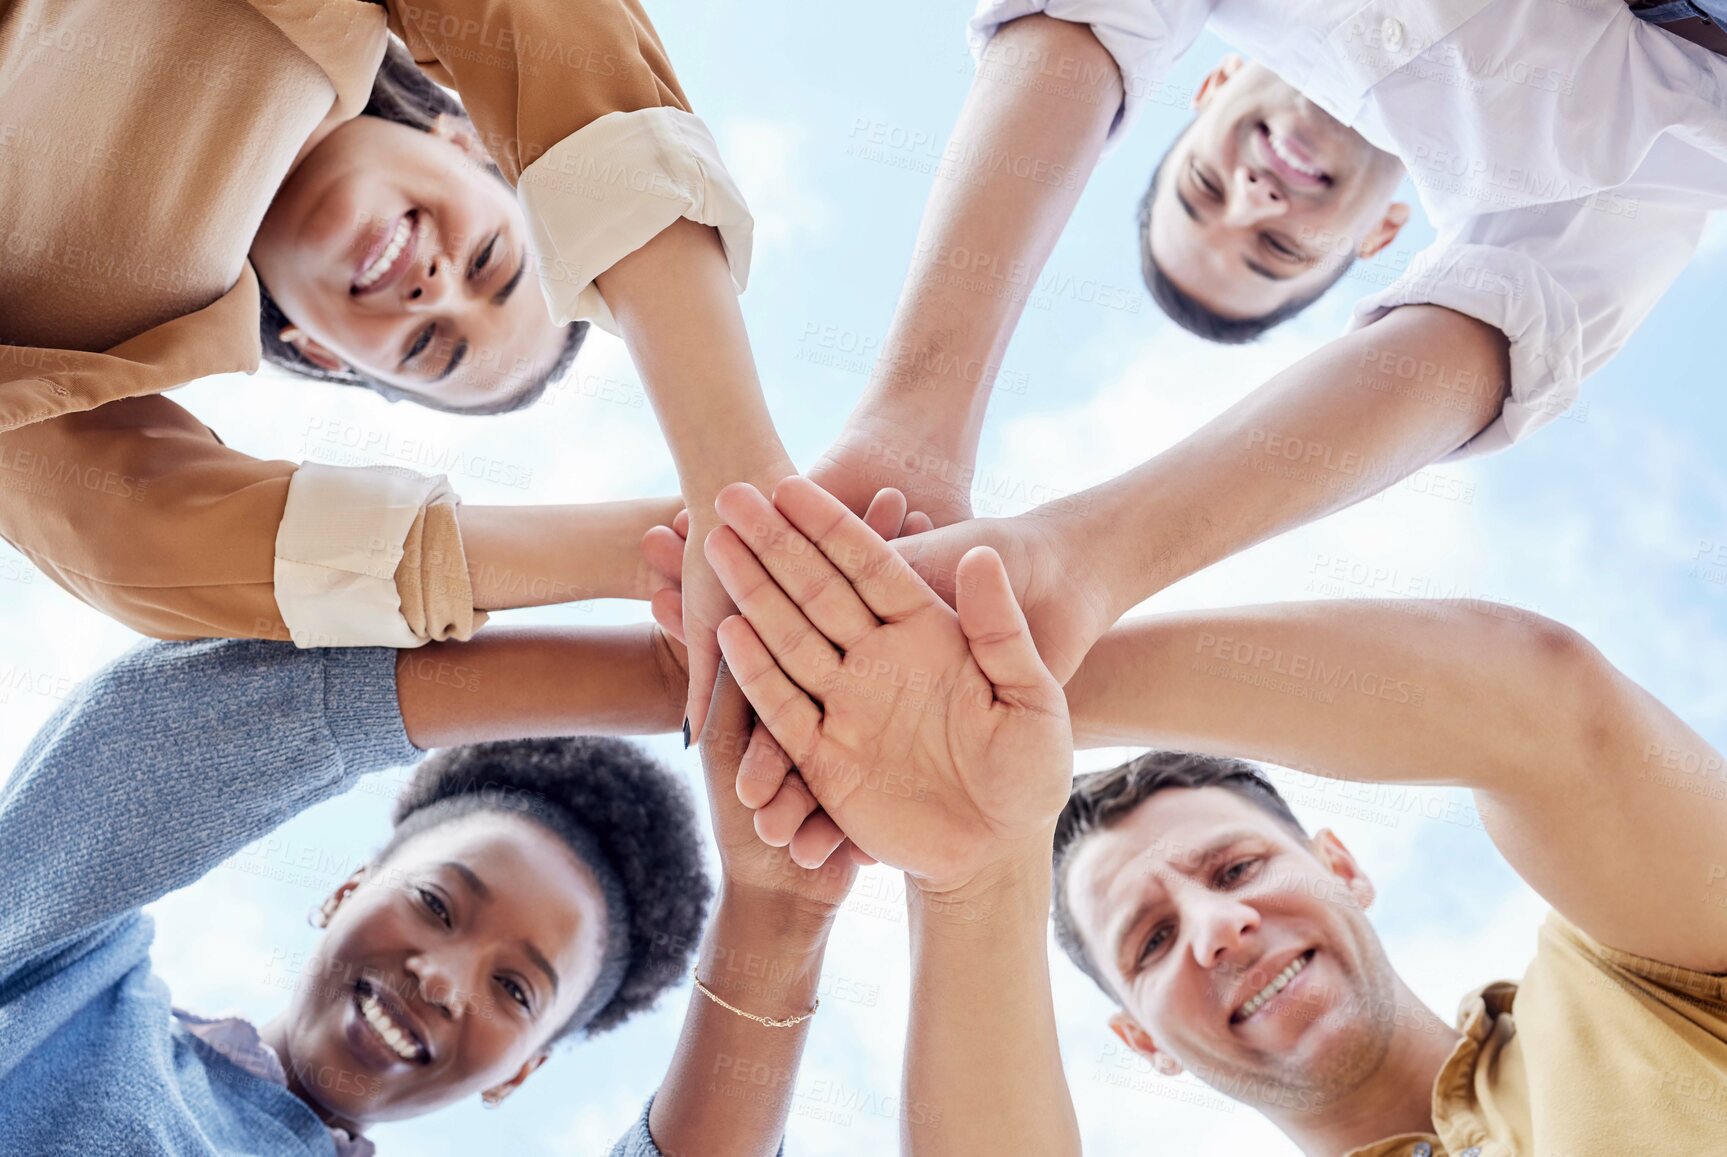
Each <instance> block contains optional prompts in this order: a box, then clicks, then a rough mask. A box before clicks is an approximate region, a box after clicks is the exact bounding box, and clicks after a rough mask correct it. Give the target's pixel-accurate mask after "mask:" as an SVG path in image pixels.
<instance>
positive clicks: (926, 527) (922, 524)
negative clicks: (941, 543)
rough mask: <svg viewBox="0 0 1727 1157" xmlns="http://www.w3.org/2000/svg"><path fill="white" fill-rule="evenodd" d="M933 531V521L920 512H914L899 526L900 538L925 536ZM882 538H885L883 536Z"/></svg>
mask: <svg viewBox="0 0 1727 1157" xmlns="http://www.w3.org/2000/svg"><path fill="white" fill-rule="evenodd" d="M934 529H935V521H934V520H933V519H931V518H930V516H929V515H927V514H925V513H924V512H923V511H921V510H914V511H912V512H911V513H910V514H908V515H906V516H905V522H904V523H903V524H901V526H900V532H899V533H900V537H901V538H908V537H910V536H911V535H914V534H927V533H929V532H930V531H932V530H934ZM882 537H884V538H885V537H887V536H886V535H883V536H882Z"/></svg>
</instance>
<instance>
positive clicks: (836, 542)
mask: <svg viewBox="0 0 1727 1157" xmlns="http://www.w3.org/2000/svg"><path fill="white" fill-rule="evenodd" d="M774 506H775V508H776V509H778V510H779V512H780V513H781V514H783V515H784V516H785V520H786V521H787V522H789V523H790V524H791V525H792V526H793V527H795V528H796V529H797V532H798V535H799V537H800V539H802V540H805V541H807V542H810V543H814V544H815V546H816V547H817V548H818V549H819V550H820V551H821V553H822V555H823V556H824V557H826V558H827V560H828V561H829V562H830V563H832V564H833V566H834V567H835V568H836V569H837V570H838V571H839V572H840V573H841V574H843V575H844V576H845V577H846V580H847V582H849V583H850V585H851V587H852V589H853V590H855V591H856V592H857V596H858V597H859V598H861V599H862V600H863V602H864V604H865V605H866V606H868V608H869V609H870V610H871V611H872V612H873V613H874V614H875V615H876V617H878V618H880V619H883V620H886V621H892V620H896V619H903V618H905V617H906V616H908V615H911V614H913V613H915V612H917V611H920V610H923V609H925V608H926V607H929V606H930V605H932V604H934V603H935V602H936V598H935V596H934V594H932V593H931V591H930V589H929V587H927V586H925V585H924V582H923V580H922V579H920V578H918V577H917V575H916V574H914V573H913V572H912V569H911V568H910V567H909V566H907V565H906V564H905V563H904V562H903V561H901V559H900V557H899V555H898V554H896V553H894V550H893V548H891V547H889V546H888V545H887V543H886V542H884V541H882V537H881V535H879V534H877V533H876V532H875V531H873V530H871V529H870V528H869V527H868V526H866V525H865V524H864V522H863V520H862V519H860V518H858V516H857V515H855V514H853V513H852V512H851V511H850V510H847V509H846V507H845V504H844V503H842V502H841V501H840V500H839V499H837V498H835V497H834V496H833V495H831V494H829V493H828V492H827V491H825V490H823V489H822V488H821V487H820V486H817V485H816V484H815V483H814V482H811V481H810V480H809V479H807V478H803V477H799V476H797V475H793V476H792V477H790V478H785V479H782V480H781V481H780V483H779V485H778V486H776V487H775V488H774ZM793 597H794V598H795V597H796V596H795V595H794V596H793ZM830 637H831V636H830ZM841 645H842V646H843V645H844V644H841Z"/></svg>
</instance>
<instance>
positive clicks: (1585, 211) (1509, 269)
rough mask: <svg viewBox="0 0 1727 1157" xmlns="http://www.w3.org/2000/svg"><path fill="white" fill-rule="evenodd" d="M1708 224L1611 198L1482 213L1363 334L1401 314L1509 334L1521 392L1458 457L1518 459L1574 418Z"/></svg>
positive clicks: (1699, 215)
mask: <svg viewBox="0 0 1727 1157" xmlns="http://www.w3.org/2000/svg"><path fill="white" fill-rule="evenodd" d="M1705 218H1706V214H1705V213H1703V212H1701V211H1699V210H1697V209H1694V208H1682V207H1671V206H1664V205H1660V204H1656V203H1649V202H1639V201H1637V200H1634V199H1631V198H1629V197H1626V196H1618V195H1614V194H1601V195H1597V196H1595V197H1591V198H1586V199H1583V200H1578V201H1567V202H1563V203H1558V204H1551V205H1539V206H1534V207H1532V208H1528V209H1517V210H1512V211H1509V212H1503V213H1486V214H1481V215H1478V216H1475V217H1472V218H1469V219H1468V220H1466V221H1464V222H1463V223H1462V224H1461V225H1460V226H1458V227H1456V228H1453V229H1450V230H1448V231H1446V232H1445V233H1444V234H1442V235H1441V237H1440V238H1439V240H1437V241H1436V242H1435V243H1434V244H1433V245H1431V246H1429V247H1428V248H1427V249H1425V250H1423V251H1422V252H1421V253H1420V254H1418V255H1417V256H1416V257H1415V258H1414V259H1413V260H1411V262H1410V263H1409V267H1408V268H1407V269H1406V270H1404V271H1403V273H1402V274H1401V275H1400V276H1399V277H1398V279H1397V280H1396V281H1394V282H1393V283H1392V284H1391V285H1390V286H1388V287H1386V288H1385V289H1384V290H1382V291H1380V292H1378V293H1375V294H1372V295H1370V296H1368V297H1366V298H1364V299H1362V300H1361V301H1359V302H1357V303H1356V305H1355V311H1354V315H1353V317H1352V318H1351V320H1350V328H1351V329H1359V328H1361V327H1362V326H1366V325H1371V324H1372V323H1373V322H1375V321H1377V320H1378V319H1380V318H1382V317H1384V316H1385V315H1386V314H1387V313H1389V312H1390V311H1391V310H1393V309H1395V308H1397V307H1398V306H1400V305H1440V306H1444V307H1445V308H1447V309H1451V310H1455V311H1456V312H1458V313H1462V314H1465V315H1467V316H1469V317H1473V318H1475V319H1477V320H1478V321H1482V322H1485V323H1487V324H1488V325H1491V326H1494V327H1496V328H1498V329H1499V330H1500V331H1502V332H1503V333H1504V334H1505V336H1506V339H1507V340H1508V341H1509V343H1510V360H1511V388H1510V390H1509V392H1508V393H1507V395H1506V400H1505V405H1504V408H1503V410H1502V411H1501V413H1500V415H1499V417H1498V418H1496V419H1494V421H1493V422H1492V424H1490V425H1489V426H1488V427H1487V428H1486V429H1484V430H1483V431H1482V432H1481V433H1479V434H1477V435H1476V436H1475V437H1474V438H1473V439H1471V440H1470V441H1469V442H1467V443H1466V444H1464V445H1463V446H1462V447H1461V448H1460V449H1458V450H1457V451H1456V452H1455V453H1453V454H1452V455H1451V456H1450V457H1451V458H1452V459H1459V458H1472V457H1477V456H1479V455H1483V454H1490V453H1494V452H1496V451H1499V450H1503V449H1506V448H1507V447H1509V446H1511V445H1512V444H1514V443H1516V442H1518V441H1521V440H1522V439H1524V438H1527V437H1528V436H1529V435H1530V434H1532V433H1534V432H1535V431H1536V430H1539V429H1540V428H1541V427H1543V426H1545V425H1547V424H1548V423H1549V422H1552V421H1553V420H1554V419H1556V418H1559V417H1560V416H1562V415H1564V414H1565V413H1566V412H1567V411H1568V410H1570V409H1571V407H1572V406H1573V404H1574V403H1576V402H1577V400H1578V397H1579V395H1580V393H1581V391H1582V384H1583V379H1584V378H1586V377H1588V376H1589V375H1590V374H1592V373H1594V372H1595V371H1596V370H1598V369H1600V368H1601V367H1602V366H1603V365H1605V364H1606V363H1607V362H1608V361H1609V360H1610V359H1611V358H1612V357H1613V355H1614V354H1616V353H1618V352H1619V349H1620V347H1621V346H1623V345H1624V344H1625V342H1626V341H1627V339H1629V338H1630V336H1631V335H1632V333H1634V332H1635V331H1636V329H1637V327H1638V326H1639V325H1641V324H1642V323H1643V319H1644V318H1645V317H1647V316H1648V315H1649V311H1650V310H1651V309H1653V308H1654V307H1655V303H1656V302H1658V301H1660V300H1661V297H1662V295H1663V294H1665V293H1666V292H1667V289H1668V287H1669V286H1671V285H1672V284H1673V280H1674V278H1676V277H1678V276H1679V272H1680V270H1682V269H1683V268H1684V267H1685V264H1686V262H1687V261H1689V260H1690V258H1691V255H1692V253H1694V252H1695V251H1696V248H1697V243H1698V240H1699V238H1700V237H1701V235H1702V230H1703V224H1704V221H1705Z"/></svg>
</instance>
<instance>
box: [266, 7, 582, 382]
mask: <svg viewBox="0 0 1727 1157" xmlns="http://www.w3.org/2000/svg"><path fill="white" fill-rule="evenodd" d="M360 115H361V116H374V117H380V118H382V119H383V120H387V121H392V122H394V123H396V124H399V125H407V126H408V127H409V128H412V129H419V130H420V131H421V132H427V133H429V132H431V131H432V126H433V125H434V124H436V123H437V120H438V117H439V116H453V117H461V118H462V119H463V120H466V119H468V113H467V110H466V109H464V108H463V107H462V104H461V102H460V101H458V100H457V99H456V98H455V97H454V96H452V95H450V93H449V92H447V91H446V90H444V89H443V88H441V87H439V86H438V84H436V83H435V82H434V81H433V80H432V78H431V77H429V76H427V75H426V74H425V73H423V72H421V71H420V66H419V65H417V64H415V63H414V58H413V57H412V56H410V55H408V50H407V48H406V47H405V46H403V44H402V42H401V41H399V40H397V39H396V38H395V37H394V36H392V37H390V43H389V47H388V48H387V49H386V50H385V52H384V63H383V64H382V65H380V66H379V68H378V75H377V78H376V79H375V80H373V81H372V95H371V99H369V100H367V101H366V107H365V108H363V109H361V110H360ZM487 168H489V169H491V171H492V174H493V175H494V176H496V177H497V178H498V180H500V181H502V180H503V179H504V177H503V174H502V173H499V172H498V170H497V168H496V167H495V166H490V165H488V166H487ZM292 324H293V322H292V321H291V320H290V319H289V317H288V315H287V314H285V313H283V312H282V307H281V306H279V305H277V304H276V299H275V298H273V297H271V296H270V291H269V289H267V288H266V287H265V286H264V284H263V282H262V281H260V282H259V283H258V337H259V339H260V341H261V342H262V346H263V355H264V360H265V361H267V362H269V363H270V364H271V365H274V366H279V367H281V368H282V369H285V370H287V371H289V372H290V373H294V374H298V375H299V376H300V377H304V378H316V379H317V380H318V381H321V382H333V383H335V384H336V385H340V386H360V387H363V388H365V389H368V390H371V391H372V392H373V393H376V394H380V395H382V396H383V397H384V398H386V399H387V400H389V401H392V402H399V401H402V400H404V399H406V400H408V401H411V402H415V403H417V404H419V405H422V406H425V407H427V408H428V409H432V410H442V411H444V412H445V413H446V414H507V413H509V412H511V411H512V410H521V409H525V408H527V407H528V406H531V405H533V404H534V403H535V402H537V401H539V400H540V397H541V395H543V394H544V393H545V392H546V388H547V387H548V386H550V385H551V384H552V383H553V382H555V381H557V380H558V379H559V378H561V377H562V376H563V375H564V373H565V371H567V370H568V369H569V368H570V364H571V363H572V362H574V361H575V360H576V353H577V352H578V351H579V350H580V349H581V348H582V342H583V341H584V340H585V339H586V338H587V336H588V323H587V322H585V321H576V322H571V323H570V324H569V325H567V326H565V327H564V348H563V349H562V351H560V352H559V354H558V356H557V358H556V360H554V361H553V362H552V364H551V366H550V367H548V368H547V369H546V371H545V372H544V373H543V374H541V375H540V376H539V377H537V378H535V379H533V380H532V381H529V382H526V383H525V384H524V385H523V386H522V387H521V388H520V389H518V390H516V391H515V392H513V393H510V394H506V395H504V396H503V397H501V398H493V399H490V400H488V401H485V402H482V403H480V404H479V405H477V406H450V405H445V404H444V403H443V402H440V401H438V400H437V399H436V398H433V397H429V396H426V395H423V394H412V393H409V392H408V391H406V390H398V389H396V388H395V387H394V386H390V385H387V384H386V383H384V382H380V381H376V380H374V379H372V378H368V377H366V376H365V375H364V374H360V373H356V372H354V371H353V370H327V369H324V368H323V367H322V366H317V365H313V364H312V363H311V362H309V361H307V360H306V359H305V358H304V357H302V356H301V354H300V351H299V350H297V349H295V348H294V347H293V346H292V345H290V344H289V343H287V342H285V341H283V340H282V338H281V333H282V330H284V329H285V328H287V327H288V326H290V325H292Z"/></svg>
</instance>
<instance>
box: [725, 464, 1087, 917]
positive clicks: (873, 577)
mask: <svg viewBox="0 0 1727 1157" xmlns="http://www.w3.org/2000/svg"><path fill="white" fill-rule="evenodd" d="M716 509H717V510H718V512H719V514H720V516H721V517H722V518H723V519H724V521H725V524H726V525H725V526H723V527H721V528H719V529H717V530H715V531H714V532H713V533H712V534H711V535H710V536H709V538H708V540H707V543H706V554H707V557H708V559H709V561H710V562H711V563H712V564H713V568H714V573H715V574H716V575H717V576H718V578H719V580H720V582H721V583H722V584H723V585H724V587H725V589H726V592H727V593H728V594H729V595H730V596H731V597H732V599H733V601H734V602H736V604H737V605H738V607H739V609H740V610H741V611H742V614H741V615H738V616H734V617H732V618H728V619H727V620H726V621H725V622H723V623H722V624H721V625H720V628H719V633H718V637H719V643H720V647H721V649H722V651H723V652H724V653H725V656H726V660H727V663H728V665H729V667H730V668H731V671H732V673H733V674H734V675H735V677H736V678H737V681H738V683H739V685H740V686H741V687H742V689H743V691H744V693H745V694H746V695H747V696H748V697H749V699H750V702H751V703H752V705H753V706H754V707H755V709H756V713H757V716H758V718H759V720H760V726H761V727H762V728H765V730H766V732H767V733H768V735H769V736H771V737H772V739H773V740H774V741H775V743H776V744H777V745H778V747H779V748H780V749H783V752H784V753H785V755H786V756H787V757H789V760H790V762H791V764H793V765H795V767H796V768H797V773H798V775H799V777H800V779H801V783H802V784H803V785H805V786H806V787H807V791H808V793H809V794H810V796H812V797H813V801H811V802H812V803H819V804H820V807H821V809H822V812H823V813H825V817H824V816H823V815H821V814H819V813H818V814H817V815H814V816H812V817H811V819H810V820H808V821H804V827H803V828H800V830H799V832H798V833H797V837H796V838H795V839H794V843H793V848H794V851H795V852H797V853H798V859H799V860H800V861H803V862H806V863H807V862H815V856H814V855H812V854H811V853H812V852H815V851H818V850H821V847H822V845H826V848H827V850H830V851H831V850H832V849H833V848H835V847H838V846H839V844H840V842H841V841H842V840H843V839H846V838H849V839H850V840H851V841H852V842H853V843H854V844H855V845H856V846H857V847H858V848H860V849H861V850H862V851H863V852H865V853H867V854H868V855H869V856H872V857H874V858H876V859H879V860H881V861H883V862H885V863H888V864H890V865H892V866H894V867H898V868H901V869H903V870H905V871H906V872H907V873H908V875H909V876H910V877H911V878H912V879H913V881H914V882H915V883H916V884H917V885H918V887H919V888H920V889H922V890H923V891H925V892H926V893H927V892H951V891H954V890H957V889H962V888H965V887H966V886H968V885H969V884H971V883H972V882H973V881H974V880H976V879H977V878H979V877H980V876H981V875H983V874H985V873H987V872H988V871H989V870H990V869H991V867H992V866H994V865H996V864H998V863H1001V862H1003V861H1005V860H1007V859H1010V858H1012V857H1013V856H1015V855H1017V854H1018V853H1019V851H1020V850H1022V849H1025V848H1027V847H1030V848H1036V847H1038V846H1039V845H1041V844H1042V843H1044V842H1046V841H1047V839H1048V834H1049V831H1050V830H1051V828H1052V827H1053V825H1054V822H1055V817H1056V816H1057V815H1058V814H1059V813H1060V811H1061V808H1062V805H1063V804H1064V803H1065V802H1066V799H1067V792H1068V785H1069V782H1070V778H1071V754H1072V752H1071V735H1070V732H1069V726H1068V719H1067V707H1066V701H1065V699H1064V697H1063V695H1062V692H1061V687H1060V685H1059V684H1058V683H1057V682H1056V680H1055V678H1054V677H1053V676H1052V675H1051V674H1050V672H1049V669H1048V668H1047V667H1046V666H1045V665H1044V663H1043V662H1042V660H1040V659H1039V657H1038V654H1037V648H1036V647H1035V645H1034V644H1033V642H1032V638H1031V633H1030V630H1029V629H1028V627H1027V625H1026V621H1025V617H1024V615H1023V614H1022V613H1021V612H1020V609H1019V606H1018V604H1017V603H1016V602H1015V600H1014V595H1013V590H1012V588H1011V586H1010V583H1009V580H1008V575H1007V572H1006V570H1005V569H1004V568H1003V566H1002V560H1001V558H1000V557H999V556H998V555H997V554H996V553H995V552H994V551H993V550H989V549H987V548H986V549H979V550H973V551H968V552H967V553H966V554H965V555H964V556H963V557H962V558H961V559H960V560H959V561H958V563H957V565H956V566H955V568H954V576H955V588H956V592H957V598H956V601H957V603H958V609H957V613H956V611H955V610H953V609H950V608H949V607H948V606H947V605H946V604H945V603H943V602H942V600H941V598H940V597H939V596H937V595H936V593H935V592H934V591H933V590H931V589H930V587H929V586H928V584H926V583H925V582H924V581H923V580H922V579H920V578H919V577H918V576H917V575H916V574H915V573H914V572H913V571H912V570H911V568H910V567H909V566H907V565H906V563H905V562H904V561H903V560H902V559H901V558H900V557H899V555H898V554H896V553H895V551H894V550H893V548H892V547H890V546H889V545H888V544H887V543H886V542H885V541H884V540H883V539H882V537H881V536H880V535H879V534H877V533H876V532H875V531H874V530H872V529H870V527H869V526H867V525H866V524H865V523H864V522H863V521H862V520H860V519H859V518H858V517H857V516H856V515H854V514H852V513H851V512H850V511H849V510H847V509H846V508H845V506H843V505H842V504H841V503H840V502H839V501H838V500H837V499H835V498H833V497H832V496H831V495H829V494H827V493H826V492H825V491H823V490H822V489H821V488H820V487H819V486H816V485H815V484H814V483H812V482H810V481H808V480H807V479H801V478H789V479H786V480H784V481H782V482H781V483H780V485H779V486H778V487H777V488H776V492H775V495H774V501H773V502H772V503H770V502H769V501H768V500H767V498H766V497H764V496H763V495H762V494H761V492H760V491H758V490H756V489H755V488H754V487H752V486H749V485H746V484H739V485H736V486H731V487H728V488H726V489H725V490H723V491H722V492H721V493H720V496H719V499H718V500H717V502H716ZM773 755H774V752H773V751H772V749H767V750H765V751H764V752H763V753H762V754H761V755H760V756H757V757H750V758H746V761H745V764H746V766H743V767H741V768H740V775H739V781H738V794H739V796H740V798H741V799H742V800H743V802H744V803H746V804H751V805H755V806H761V807H763V809H764V816H766V817H767V818H768V819H770V820H772V819H783V818H785V817H775V816H772V815H771V813H772V809H774V808H775V807H780V808H786V809H790V810H792V811H793V812H795V810H796V808H797V807H798V806H801V805H800V804H799V802H798V801H797V800H796V798H795V796H794V800H793V802H792V803H790V804H787V803H784V802H782V801H781V800H780V799H779V797H780V796H781V795H782V794H783V793H781V791H780V789H781V787H782V784H781V783H780V782H779V777H780V775H781V774H782V773H783V768H784V762H783V760H777V759H774V758H773ZM788 778H789V777H788ZM764 816H758V817H757V825H756V826H757V828H758V830H760V829H761V828H762V827H763V825H764ZM812 824H813V825H814V830H813V832H812V831H811V830H810V827H811V825H812ZM842 833H843V834H842ZM800 844H801V846H800ZM824 855H825V853H824Z"/></svg>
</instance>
